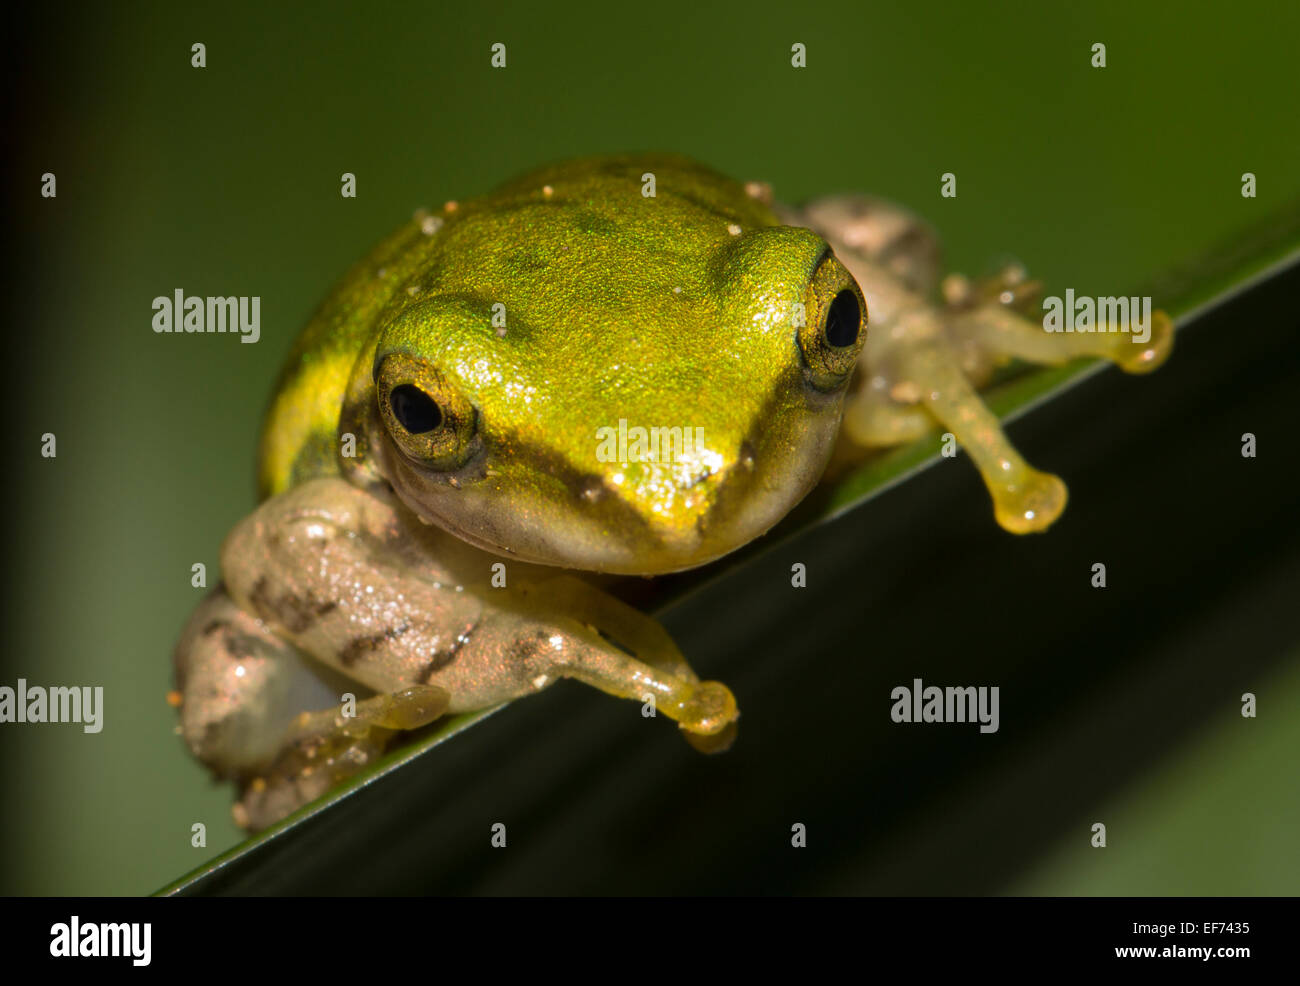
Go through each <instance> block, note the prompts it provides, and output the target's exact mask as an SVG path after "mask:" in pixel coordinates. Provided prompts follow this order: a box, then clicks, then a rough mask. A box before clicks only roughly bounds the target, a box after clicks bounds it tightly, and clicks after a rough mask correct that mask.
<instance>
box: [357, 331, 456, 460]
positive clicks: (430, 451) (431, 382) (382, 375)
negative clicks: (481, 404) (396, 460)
mask: <svg viewBox="0 0 1300 986" xmlns="http://www.w3.org/2000/svg"><path fill="white" fill-rule="evenodd" d="M375 392H376V394H377V396H378V400H379V413H380V416H381V417H382V418H383V419H384V427H385V428H386V429H387V430H388V434H389V435H391V436H392V439H393V441H394V442H395V443H396V444H397V447H398V448H399V449H401V450H402V452H404V453H405V454H406V455H407V457H408V458H411V459H414V460H415V461H416V462H418V463H419V464H420V465H422V466H425V467H426V468H429V469H439V470H443V469H455V468H458V467H459V466H461V465H463V464H464V463H465V460H466V459H467V458H468V457H469V450H470V442H471V441H472V439H473V438H474V431H475V413H474V406H473V405H472V404H470V403H469V401H467V400H466V399H465V397H464V395H463V394H461V392H460V391H459V390H457V389H456V387H455V386H453V385H452V384H451V383H450V382H449V381H448V380H447V378H446V377H445V376H444V375H443V374H442V373H440V372H439V371H438V369H437V368H436V367H434V366H431V365H430V364H428V363H426V362H424V361H423V360H419V359H414V358H412V357H410V356H407V355H405V354H403V353H393V354H391V355H388V356H385V357H384V359H383V361H382V362H381V363H380V364H379V366H378V368H377V369H376V371H375Z"/></svg>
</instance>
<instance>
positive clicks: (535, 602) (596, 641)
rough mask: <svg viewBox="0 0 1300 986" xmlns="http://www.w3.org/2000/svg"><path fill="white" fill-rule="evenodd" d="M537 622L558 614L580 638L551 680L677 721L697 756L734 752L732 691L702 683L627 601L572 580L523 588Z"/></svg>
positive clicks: (663, 632)
mask: <svg viewBox="0 0 1300 986" xmlns="http://www.w3.org/2000/svg"><path fill="white" fill-rule="evenodd" d="M520 597H521V599H523V600H524V605H525V607H526V608H527V609H530V610H533V611H535V612H536V614H537V618H538V619H545V620H550V621H552V622H553V621H554V620H555V619H556V615H557V614H561V618H562V619H563V620H564V623H565V624H566V625H567V627H566V628H567V629H569V631H570V632H571V633H572V635H573V636H574V637H575V638H576V641H577V644H578V645H577V646H575V647H572V648H568V649H566V651H565V652H564V654H563V655H562V656H561V657H560V658H558V659H557V662H556V663H555V664H554V665H553V666H552V667H551V669H550V672H551V673H552V674H555V675H559V676H562V677H566V678H575V679H577V680H579V681H583V682H586V683H587V684H589V685H592V686H593V687H596V688H599V689H600V690H601V691H603V692H607V693H608V694H610V695H615V696H618V697H619V698H629V699H633V700H636V701H640V702H645V701H646V700H647V698H648V697H649V698H652V699H653V701H654V705H655V709H656V710H657V711H660V712H663V713H664V714H665V715H667V716H668V717H669V718H671V719H673V720H674V721H675V722H677V724H678V725H679V726H680V727H681V728H682V730H684V731H685V733H686V735H687V739H688V740H689V741H690V742H691V745H692V746H694V747H696V749H699V750H702V751H704V752H710V753H711V752H719V751H721V750H724V749H726V748H727V747H729V746H730V745H731V742H732V741H733V740H734V739H735V735H736V720H737V719H738V718H739V716H740V711H739V709H737V707H736V699H735V697H734V696H733V695H732V694H731V691H730V690H729V689H728V688H727V686H726V685H724V684H722V683H721V682H717V681H700V679H699V676H698V675H696V673H695V672H694V671H693V670H692V669H691V667H690V665H689V664H687V663H686V658H684V657H683V656H682V653H681V651H680V650H679V649H678V647H677V645H676V644H675V643H674V642H673V639H672V637H671V636H669V634H668V632H667V631H666V630H665V629H664V628H663V627H662V626H660V625H659V623H658V622H656V621H655V620H653V619H652V618H650V617H649V616H646V615H645V614H644V613H642V612H641V611H640V610H638V609H635V608H634V607H632V606H629V605H628V604H627V603H624V602H623V601H622V600H619V599H616V598H614V597H613V596H610V595H608V594H607V593H604V592H601V591H600V590H599V589H597V588H596V587H594V586H591V585H589V584H587V583H586V582H583V581H581V580H580V579H576V578H573V577H571V576H557V577H555V578H553V579H548V580H546V581H544V582H540V583H535V584H531V585H524V586H521V587H520Z"/></svg>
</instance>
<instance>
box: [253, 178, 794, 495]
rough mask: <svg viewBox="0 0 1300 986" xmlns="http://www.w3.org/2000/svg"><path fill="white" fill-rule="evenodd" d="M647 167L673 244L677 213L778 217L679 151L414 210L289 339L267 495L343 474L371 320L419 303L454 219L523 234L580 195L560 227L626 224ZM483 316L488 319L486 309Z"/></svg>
mask: <svg viewBox="0 0 1300 986" xmlns="http://www.w3.org/2000/svg"><path fill="white" fill-rule="evenodd" d="M647 172H648V173H652V174H653V175H654V176H655V183H656V192H655V194H656V197H657V198H659V199H662V200H664V201H663V202H662V203H661V204H662V205H664V206H667V207H668V208H667V209H665V210H664V212H663V213H662V215H663V220H664V222H663V225H662V226H661V227H660V228H659V229H657V230H654V231H653V232H652V235H653V236H654V237H655V238H656V239H659V240H664V241H665V242H668V241H670V239H671V237H672V236H674V235H684V233H685V232H686V231H683V230H681V229H680V228H679V229H677V230H675V229H674V228H673V219H672V216H674V215H679V216H686V217H689V216H690V215H692V214H699V213H700V212H704V213H709V214H712V215H715V216H720V217H725V218H726V219H727V220H728V221H734V222H737V223H740V224H742V225H744V226H747V227H752V226H756V225H770V224H772V223H774V222H776V219H775V217H774V216H773V215H772V214H771V212H770V211H769V210H768V209H767V207H766V206H765V205H764V204H763V203H761V202H759V201H757V200H756V199H754V198H752V197H750V196H748V195H746V194H745V193H744V190H743V187H742V186H741V185H740V184H739V183H737V182H736V181H734V180H732V179H730V178H727V177H725V176H723V175H721V174H718V173H717V172H714V171H712V170H710V169H708V168H705V167H704V166H702V165H700V164H697V163H696V162H694V161H691V160H690V159H688V158H685V157H682V156H680V155H673V154H640V155H619V156H602V157H591V158H582V159H579V160H575V161H567V162H563V163H560V164H555V165H550V166H547V167H543V168H539V169H537V170H535V171H532V172H530V173H528V174H526V175H523V176H521V177H519V178H516V179H514V180H512V181H509V182H507V183H506V184H504V185H502V186H500V187H499V188H497V189H496V190H495V191H493V192H492V193H490V194H489V195H486V196H484V197H482V198H479V199H475V200H471V201H469V202H466V203H463V204H461V205H459V206H454V207H450V208H446V207H445V208H443V209H441V210H438V211H437V212H436V213H435V214H432V215H430V214H427V213H423V212H418V213H416V215H415V217H414V218H413V219H412V220H411V221H409V222H407V223H406V224H404V225H403V226H402V227H401V228H400V229H398V230H397V231H396V232H394V233H393V234H392V235H390V236H389V237H388V238H387V239H385V240H384V241H383V242H382V243H380V244H379V246H377V247H376V248H375V249H374V250H373V251H372V252H371V253H370V254H369V256H367V257H366V258H365V259H364V260H362V261H361V262H360V263H359V264H357V265H356V266H355V267H353V268H352V270H351V271H349V272H348V274H347V275H346V276H345V277H344V278H343V280H342V281H341V282H340V283H339V284H338V285H337V286H336V287H335V289H334V290H333V292H332V293H331V294H330V296H329V297H328V298H327V299H326V300H325V302H324V303H323V304H322V305H321V307H320V308H319V309H318V310H317V311H316V313H315V314H314V315H313V316H312V318H311V320H310V322H308V324H307V326H306V328H305V329H304V330H303V332H302V334H301V335H300V336H299V338H298V340H297V342H296V343H295V344H294V347H293V349H292V351H291V352H290V355H289V359H288V361H287V363H286V365H285V367H284V369H283V370H282V372H281V375H280V378H279V381H278V383H277V386H276V391H275V396H274V398H273V399H272V402H271V407H270V409H269V411H268V413H267V416H266V422H265V425H264V427H263V432H262V442H261V448H260V452H259V461H258V488H259V493H260V495H261V496H262V497H267V496H273V495H275V494H277V493H281V492H283V491H284V490H286V489H288V488H289V487H291V486H295V485H297V484H299V483H302V482H305V481H306V480H308V479H312V478H315V477H317V476H323V475H335V474H337V473H338V472H339V463H338V436H337V431H338V421H339V412H340V409H341V408H342V405H343V401H344V396H345V394H346V392H347V388H348V384H349V380H350V378H351V377H352V375H353V371H354V368H355V366H356V362H357V360H358V358H361V357H362V356H363V354H365V357H366V358H370V357H372V356H373V353H372V352H371V350H372V348H373V340H374V338H375V329H376V327H377V326H378V325H380V324H382V323H383V322H384V321H385V320H386V319H388V318H390V317H392V316H393V315H395V314H396V313H398V312H400V311H401V309H402V307H403V306H404V305H406V304H412V303H414V301H413V299H414V295H412V296H408V290H410V291H417V290H418V289H417V288H416V287H415V286H414V283H413V279H416V278H417V276H418V275H419V274H420V273H421V272H422V271H425V270H427V269H429V267H430V266H431V265H437V264H439V263H444V262H445V248H444V243H446V242H447V241H448V240H449V239H462V240H463V239H464V238H463V237H457V236H455V234H457V233H459V232H460V231H459V230H456V229H454V228H453V227H455V226H460V225H462V224H469V225H474V224H476V223H478V224H482V225H483V227H484V228H485V229H486V230H491V231H492V232H491V234H490V235H493V236H496V235H504V234H503V233H502V231H503V230H512V231H513V233H514V234H515V235H516V236H517V237H522V236H524V235H527V233H529V232H532V230H533V229H534V221H533V220H528V221H523V222H520V223H514V224H512V223H511V221H510V217H512V216H515V215H521V216H522V215H523V214H524V213H525V212H526V211H528V210H529V209H535V208H536V207H537V206H539V205H541V204H543V203H544V204H546V205H552V204H553V205H555V206H557V207H560V208H561V209H563V207H564V206H565V205H572V204H574V203H581V210H580V211H575V210H570V211H569V212H564V211H557V212H556V213H554V215H555V221H556V228H557V229H559V228H560V227H562V226H563V225H564V224H565V223H566V222H567V223H569V224H570V225H572V224H573V223H574V222H578V223H580V224H581V225H582V227H583V229H582V231H583V232H591V231H592V230H597V231H600V230H604V229H611V230H612V229H617V228H620V227H621V228H623V229H626V228H627V227H626V224H627V222H628V218H627V216H628V213H627V209H626V203H627V201H628V198H629V196H637V197H639V196H640V195H641V194H642V192H641V189H642V187H643V176H644V175H645V174H646V173H647ZM674 206H676V208H675V209H674V208H673V207H674ZM529 214H530V215H536V213H535V212H530V213H529ZM574 216H580V218H578V219H575V218H573V217H574ZM547 232H548V233H549V232H550V231H549V230H548V231H547ZM471 241H472V238H471ZM463 252H464V250H463V249H462V253H463ZM440 254H442V255H440ZM471 276H472V275H471ZM484 314H485V317H490V312H485V313H484Z"/></svg>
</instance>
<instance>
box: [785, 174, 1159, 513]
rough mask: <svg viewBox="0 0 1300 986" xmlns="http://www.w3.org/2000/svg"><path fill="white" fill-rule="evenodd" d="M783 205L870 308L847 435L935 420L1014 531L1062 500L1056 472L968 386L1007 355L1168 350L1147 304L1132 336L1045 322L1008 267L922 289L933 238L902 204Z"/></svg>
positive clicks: (891, 438) (913, 434)
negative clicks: (1025, 311) (1053, 327)
mask: <svg viewBox="0 0 1300 986" xmlns="http://www.w3.org/2000/svg"><path fill="white" fill-rule="evenodd" d="M790 215H792V216H793V217H794V220H795V221H802V222H803V223H804V224H806V225H810V226H812V227H813V228H814V229H816V230H817V231H818V232H819V233H821V234H822V235H823V236H825V237H826V239H827V240H828V241H829V242H830V243H831V244H832V245H833V247H834V249H835V251H836V253H837V255H839V256H840V259H841V260H842V261H843V262H844V264H845V265H846V266H847V267H848V268H849V269H850V270H851V271H852V272H853V274H854V276H855V277H856V278H857V279H858V283H859V284H860V285H861V287H862V290H863V293H864V295H865V296H866V299H867V305H868V308H869V310H870V313H871V315H870V317H871V328H870V330H869V334H868V338H867V343H866V345H865V346H864V347H863V350H862V356H861V365H860V370H859V372H860V373H861V374H862V379H861V381H860V384H859V387H858V389H857V391H856V393H854V394H853V395H852V396H851V397H850V399H849V400H848V401H847V402H846V406H845V411H844V434H845V435H846V437H847V438H849V439H850V440H851V441H853V442H854V443H856V444H857V445H860V446H864V447H877V446H890V445H895V444H899V443H902V442H906V441H911V440H914V439H916V438H919V437H921V436H922V435H924V434H926V433H927V432H929V431H931V430H932V426H933V423H935V422H937V423H938V424H939V425H940V426H941V427H943V428H945V429H946V430H948V431H951V432H952V433H953V435H954V436H955V437H956V439H957V440H958V442H960V443H961V445H962V446H963V447H964V448H965V449H966V450H967V452H968V453H969V454H970V456H971V458H972V460H973V461H974V462H975V465H976V466H977V468H978V469H979V471H980V474H981V477H982V478H983V480H984V483H985V485H986V486H987V488H988V490H989V493H990V494H991V496H992V498H993V503H994V513H995V516H996V517H997V520H998V523H999V524H1001V525H1002V527H1004V528H1006V529H1007V530H1009V531H1012V532H1015V533H1026V532H1030V531H1041V530H1044V529H1045V528H1047V527H1048V526H1049V525H1050V524H1051V523H1052V522H1053V521H1054V520H1055V519H1056V518H1057V517H1058V516H1059V515H1060V513H1061V511H1062V510H1063V509H1064V507H1065V502H1066V490H1065V485H1064V483H1062V482H1061V480H1060V479H1058V478H1057V477H1056V476H1052V475H1050V474H1048V473H1043V472H1039V471H1038V470H1036V469H1034V468H1032V467H1031V466H1029V465H1028V464H1027V463H1026V462H1025V461H1024V459H1023V458H1021V456H1020V455H1019V453H1017V452H1016V450H1015V448H1014V447H1013V446H1012V445H1011V443H1010V441H1009V440H1008V439H1007V437H1006V435H1005V433H1004V432H1003V431H1002V428H1001V426H1000V424H999V422H998V419H997V417H996V416H995V415H994V414H993V413H992V412H991V411H989V409H988V408H987V407H986V406H985V404H984V402H983V401H982V400H981V399H980V396H979V394H978V392H977V390H976V387H977V386H980V385H983V383H984V382H985V381H986V380H987V379H988V378H989V376H990V375H991V373H992V370H993V369H994V368H996V367H997V366H999V365H1001V364H1002V363H1005V362H1007V361H1008V360H1009V359H1011V358H1017V359H1023V360H1027V361H1029V362H1034V363H1040V364H1046V365H1054V364H1059V363H1064V362H1066V361H1068V360H1070V359H1074V358H1076V357H1079V356H1101V357H1103V358H1106V359H1109V360H1112V361H1113V362H1115V363H1116V364H1117V365H1118V366H1120V367H1121V368H1122V369H1124V370H1125V371H1127V372H1132V373H1141V372H1147V371H1149V370H1152V369H1155V367H1157V366H1158V365H1160V363H1161V362H1163V361H1164V359H1165V358H1166V357H1167V356H1168V354H1169V351H1170V347H1171V345H1172V340H1173V328H1172V324H1171V323H1170V321H1169V319H1168V317H1167V316H1166V315H1165V314H1164V313H1163V312H1155V313H1154V314H1153V316H1152V320H1151V325H1150V327H1149V328H1150V333H1149V337H1148V338H1144V339H1141V340H1138V339H1137V338H1136V337H1135V336H1133V335H1132V334H1131V333H1130V332H1129V331H1116V329H1118V328H1121V327H1117V326H1109V325H1107V326H1103V327H1100V328H1099V330H1098V331H1096V332H1087V333H1049V332H1047V331H1046V329H1045V328H1044V326H1043V325H1042V324H1041V323H1037V322H1034V321H1031V320H1030V319H1027V318H1025V317H1023V316H1021V315H1020V314H1018V313H1017V312H1016V311H1015V310H1014V307H1015V306H1016V305H1018V304H1023V303H1024V302H1025V300H1026V299H1027V298H1028V297H1029V296H1031V295H1032V294H1033V293H1034V289H1035V288H1036V285H1031V284H1028V283H1026V282H1025V281H1024V278H1023V272H1021V271H1019V269H1018V268H1015V267H1012V268H1009V269H1008V270H1007V271H1005V272H1004V273H1003V274H1002V275H1000V276H999V277H997V278H994V279H991V280H989V281H986V282H984V283H982V284H977V285H974V286H972V285H970V284H969V283H968V282H966V281H965V279H964V278H960V277H950V278H948V279H946V280H945V282H944V292H943V293H944V296H945V300H944V301H943V302H937V301H935V300H932V298H931V295H932V293H933V290H934V288H935V287H936V285H935V283H934V280H935V275H936V272H937V270H938V263H937V257H938V245H937V240H936V239H935V237H934V235H933V233H932V232H931V231H930V230H929V228H928V227H926V226H925V224H923V223H921V222H920V221H919V220H917V219H916V218H915V217H913V216H911V215H910V214H908V213H907V212H906V211H905V210H902V209H899V208H897V207H894V206H890V205H889V204H888V203H883V202H880V201H878V200H871V199H864V198H862V197H855V196H838V197H831V198H827V199H822V200H819V201H817V202H814V203H811V204H810V205H809V206H807V207H806V208H805V209H804V210H803V211H802V212H801V213H797V214H796V213H790ZM1122 328H1123V329H1125V330H1127V329H1128V328H1129V327H1128V326H1124V327H1122Z"/></svg>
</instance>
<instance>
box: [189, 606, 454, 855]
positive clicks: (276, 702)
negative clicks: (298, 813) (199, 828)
mask: <svg viewBox="0 0 1300 986" xmlns="http://www.w3.org/2000/svg"><path fill="white" fill-rule="evenodd" d="M175 674H176V684H177V688H178V689H179V691H178V692H177V693H176V696H175V698H174V699H173V701H174V702H176V703H179V712H180V727H179V730H180V733H181V736H182V737H183V738H184V740H185V742H186V744H187V745H188V746H189V747H190V749H191V750H192V751H193V753H194V755H195V756H196V757H198V758H199V759H200V760H201V761H203V762H204V763H205V764H207V765H208V766H209V767H210V768H211V769H212V770H213V772H214V773H215V774H216V775H217V776H218V777H221V778H225V779H232V780H235V781H236V783H238V784H239V785H240V787H241V799H240V801H239V802H238V803H237V804H236V805H235V807H234V814H235V820H236V822H238V824H240V825H241V826H242V827H244V828H250V829H259V828H264V827H266V826H267V825H270V824H272V823H273V822H276V821H278V820H279V819H280V818H283V817H284V816H285V815H288V814H289V813H291V812H293V811H294V810H296V809H297V808H299V807H300V806H301V805H303V804H306V803H307V802H308V801H311V800H313V799H315V798H316V797H319V796H320V795H321V794H323V793H324V792H325V790H326V789H328V787H329V786H330V785H331V784H333V783H334V782H335V781H337V780H339V779H341V778H342V777H345V776H347V775H349V774H351V773H354V772H355V771H356V770H358V769H360V768H361V767H363V766H364V765H365V764H366V763H368V762H370V761H371V760H373V759H374V758H375V757H376V756H378V755H379V754H380V753H381V752H382V751H383V749H384V747H385V746H386V745H387V743H388V741H389V740H390V739H391V737H392V736H393V735H394V734H395V732H396V731H397V730H402V729H413V728H416V727H418V726H421V725H424V724H425V723H426V722H429V721H431V720H433V719H435V718H437V717H438V716H439V715H441V714H442V711H443V710H444V709H445V708H446V704H447V693H446V692H445V691H444V690H443V689H440V688H433V687H431V686H417V687H413V688H407V689H402V690H399V691H397V692H396V693H394V694H392V695H378V696H373V697H366V696H368V695H369V693H368V692H367V691H366V690H365V689H364V688H360V687H359V686H358V685H357V684H356V683H355V682H352V681H349V680H348V679H346V678H344V677H343V676H342V675H340V674H338V673H336V672H334V671H332V670H331V669H330V668H328V667H325V666H323V665H321V664H320V663H319V662H317V661H315V660H314V659H313V658H311V657H309V656H307V655H305V654H304V653H303V652H301V651H300V650H298V648H296V647H294V646H293V645H292V644H290V643H288V642H286V641H285V640H283V639H282V638H281V637H279V636H278V635H277V634H275V633H274V632H272V630H271V629H270V628H269V627H268V626H267V625H266V624H265V623H264V622H262V621H261V620H260V619H258V618H257V617H255V616H253V615H251V614H249V613H248V612H246V611H244V610H242V609H240V607H239V606H238V605H237V604H236V603H235V602H234V601H233V600H232V599H231V598H230V596H229V595H228V594H227V593H226V591H225V588H224V587H220V588H218V589H216V590H215V591H214V592H213V593H212V594H210V595H209V596H208V597H207V598H206V599H205V600H204V601H203V602H202V603H200V604H199V606H198V607H197V608H196V609H195V612H194V615H193V616H192V617H191V618H190V622H189V623H188V625H187V626H186V628H185V631H184V632H183V633H182V635H181V639H180V642H179V643H178V644H177V647H176V652H175ZM358 691H360V692H361V693H362V697H361V698H360V700H359V701H357V702H356V703H355V704H356V709H355V715H351V714H349V715H344V709H343V707H342V706H341V705H340V703H341V702H342V700H343V695H344V694H345V693H347V692H352V693H354V694H355V693H356V692H358ZM182 695H183V698H182V697H181V696H182ZM347 711H348V712H349V713H351V712H352V711H353V710H352V709H351V707H350V706H349V707H348V709H347Z"/></svg>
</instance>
